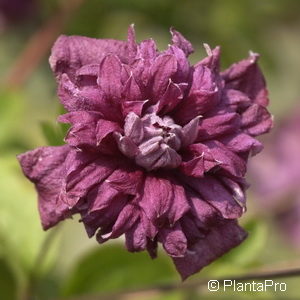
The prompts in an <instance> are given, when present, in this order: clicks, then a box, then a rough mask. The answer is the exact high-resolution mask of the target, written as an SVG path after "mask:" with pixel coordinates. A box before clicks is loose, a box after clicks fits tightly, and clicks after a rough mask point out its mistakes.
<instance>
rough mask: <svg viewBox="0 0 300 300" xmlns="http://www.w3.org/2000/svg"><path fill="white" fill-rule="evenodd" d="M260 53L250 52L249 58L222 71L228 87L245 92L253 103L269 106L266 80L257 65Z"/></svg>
mask: <svg viewBox="0 0 300 300" xmlns="http://www.w3.org/2000/svg"><path fill="white" fill-rule="evenodd" d="M258 58H259V55H258V54H256V53H252V52H250V55H249V57H248V58H247V59H244V60H242V61H240V62H238V63H235V64H233V65H232V66H230V67H229V68H228V69H227V70H225V71H224V72H223V73H222V77H223V79H224V80H225V84H226V87H227V88H231V89H235V90H239V91H242V92H243V93H245V94H246V95H247V96H248V97H249V98H250V99H251V100H252V101H253V103H256V104H259V105H262V106H267V105H268V103H269V99H268V91H267V89H266V82H265V79H264V76H263V74H262V73H261V71H260V68H259V67H258V65H257V60H258Z"/></svg>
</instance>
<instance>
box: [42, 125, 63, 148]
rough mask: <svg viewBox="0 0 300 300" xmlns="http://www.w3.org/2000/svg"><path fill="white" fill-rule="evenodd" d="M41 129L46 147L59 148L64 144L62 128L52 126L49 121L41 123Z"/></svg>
mask: <svg viewBox="0 0 300 300" xmlns="http://www.w3.org/2000/svg"><path fill="white" fill-rule="evenodd" d="M41 129H42V132H43V134H44V137H45V139H46V141H47V143H48V145H50V146H59V145H62V144H63V143H64V140H63V139H64V135H63V132H62V128H61V127H60V126H59V125H58V124H53V123H52V122H49V121H42V122H41Z"/></svg>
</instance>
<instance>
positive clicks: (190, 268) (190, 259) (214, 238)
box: [173, 220, 247, 280]
mask: <svg viewBox="0 0 300 300" xmlns="http://www.w3.org/2000/svg"><path fill="white" fill-rule="evenodd" d="M246 236H247V233H246V232H245V231H244V230H243V229H242V228H241V227H239V226H238V225H237V223H236V221H229V220H227V221H224V223H223V224H221V225H218V226H215V227H212V228H211V230H210V232H209V233H208V234H207V235H206V236H205V238H203V239H199V242H198V243H197V244H195V245H194V246H193V247H192V248H191V249H188V251H187V254H186V255H185V256H184V257H174V258H173V261H174V263H175V266H176V268H177V270H178V272H179V273H180V275H181V278H182V280H185V279H186V278H187V277H189V276H190V275H192V274H194V273H197V272H199V271H200V270H201V269H202V268H203V267H205V266H207V265H208V264H210V263H211V262H212V261H214V260H215V259H217V258H219V257H220V256H222V255H223V254H225V253H226V252H228V251H229V250H230V249H232V248H234V247H236V246H238V245H239V244H240V243H241V242H242V241H243V240H244V239H245V238H246Z"/></svg>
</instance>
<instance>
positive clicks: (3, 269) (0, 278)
mask: <svg viewBox="0 0 300 300" xmlns="http://www.w3.org/2000/svg"><path fill="white" fill-rule="evenodd" d="M0 296H1V299H3V300H4V299H7V300H15V299H16V297H17V281H16V279H15V276H14V273H13V271H12V270H11V268H10V266H9V265H8V264H7V262H6V261H5V260H4V259H3V258H0Z"/></svg>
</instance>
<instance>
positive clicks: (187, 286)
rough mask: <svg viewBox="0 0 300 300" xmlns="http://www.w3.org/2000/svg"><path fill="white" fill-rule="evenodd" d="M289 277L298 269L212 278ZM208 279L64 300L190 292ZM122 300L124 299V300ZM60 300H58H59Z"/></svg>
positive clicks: (298, 272) (111, 299)
mask: <svg viewBox="0 0 300 300" xmlns="http://www.w3.org/2000/svg"><path fill="white" fill-rule="evenodd" d="M290 277H300V268H297V269H288V270H280V271H271V272H259V273H252V274H251V273H250V274H245V275H240V276H233V277H226V278H224V277H221V278H214V280H217V281H218V282H220V283H222V282H223V281H224V280H225V279H226V280H232V281H233V280H236V281H248V280H259V279H275V278H290ZM209 280H210V279H201V280H193V281H192V280H191V281H189V282H186V283H170V284H164V285H156V286H152V287H148V288H140V289H132V290H126V291H120V292H117V293H111V294H102V295H86V296H79V297H72V298H67V299H65V300H115V299H122V297H123V296H124V297H125V298H126V299H128V296H130V295H131V296H132V295H134V294H139V293H142V294H145V293H147V292H160V293H165V292H170V291H174V290H192V291H195V290H196V289H198V288H200V287H202V286H205V285H207V283H208V281H209ZM125 298H124V299H125ZM59 300H60V299H59Z"/></svg>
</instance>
